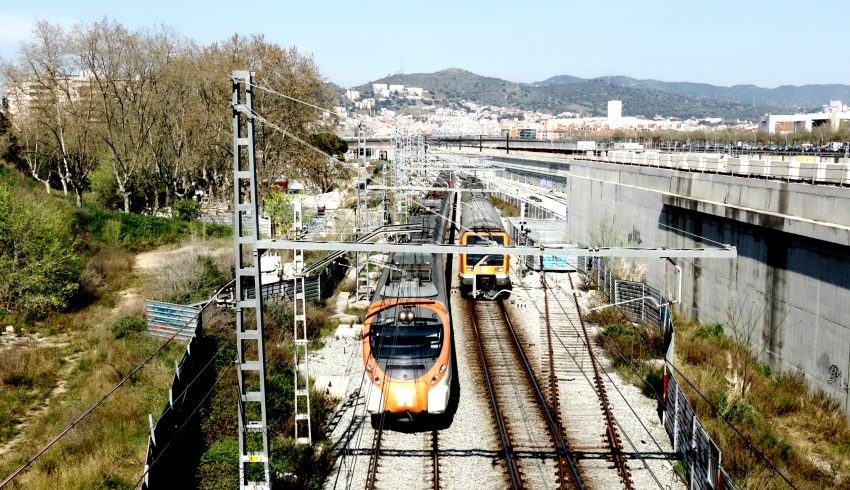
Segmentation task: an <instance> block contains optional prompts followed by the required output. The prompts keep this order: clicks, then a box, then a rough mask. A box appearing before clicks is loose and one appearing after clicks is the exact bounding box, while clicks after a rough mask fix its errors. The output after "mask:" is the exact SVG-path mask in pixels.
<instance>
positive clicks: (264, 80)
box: [250, 78, 338, 116]
mask: <svg viewBox="0 0 850 490" xmlns="http://www.w3.org/2000/svg"><path fill="white" fill-rule="evenodd" d="M263 82H265V83H266V84H268V83H269V81H268V80H266V79H265V78H263ZM250 86H251V87H254V88H258V89H260V90H262V91H264V92H268V93H270V94H275V95H278V96H280V97H283V98H285V99H289V100H291V101H293V102H298V103H299V104H304V105H306V106H308V107H312V108H313V109H318V110H320V111H322V112H324V113H325V114H328V115H331V116H337V115H338V114H337V113H335V112H333V111H331V110H328V109H325V108H324V107H319V106H317V105H314V104H311V103H309V102H305V101H303V100H301V99H296V98H295V97H291V96H289V95H286V94H282V93H280V92H278V91H276V90H273V89H271V88H269V87H264V86H262V85H257V84H256V83H252V84H250Z"/></svg>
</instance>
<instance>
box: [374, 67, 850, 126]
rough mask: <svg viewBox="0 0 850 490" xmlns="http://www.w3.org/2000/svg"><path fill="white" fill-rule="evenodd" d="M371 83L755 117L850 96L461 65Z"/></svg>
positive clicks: (849, 92) (591, 106) (602, 110)
mask: <svg viewBox="0 0 850 490" xmlns="http://www.w3.org/2000/svg"><path fill="white" fill-rule="evenodd" d="M372 83H386V84H403V85H405V86H413V87H422V88H424V89H425V90H427V91H428V92H429V94H428V95H429V96H430V97H431V98H433V99H434V100H435V101H436V102H437V103H451V102H458V101H461V100H468V101H472V102H476V103H479V104H488V105H498V106H503V107H512V108H517V109H525V110H537V111H541V112H549V113H552V114H558V113H561V112H581V113H583V114H585V115H595V116H603V115H605V114H606V111H607V102H608V101H609V100H622V101H623V114H624V115H634V116H643V117H653V116H655V115H662V116H672V117H680V118H691V117H694V118H703V117H722V118H725V119H730V120H734V119H746V120H754V119H755V118H757V117H758V116H760V115H762V114H764V113H766V112H772V113H781V112H794V111H796V110H801V109H818V108H820V106H822V105H823V104H825V103H827V101H829V100H835V99H841V100H844V101H850V85H838V84H833V85H804V86H802V87H795V86H790V85H786V86H781V87H777V88H773V89H767V88H762V87H756V86H755V85H735V86H733V87H721V86H716V85H710V84H707V83H688V82H663V81H659V80H638V79H635V78H630V77H625V76H612V77H599V78H593V79H583V78H579V77H574V76H571V75H559V76H555V77H551V78H549V79H547V80H544V81H541V82H535V83H530V84H525V83H515V82H510V81H507V80H502V79H499V78H494V77H485V76H481V75H477V74H475V73H472V72H470V71H468V70H463V69H460V68H449V69H446V70H442V71H438V72H435V73H412V74H396V75H390V76H387V77H384V78H380V79H378V80H375V81H374V82H371V83H368V84H365V85H362V86H360V87H357V89H358V90H360V92H361V93H362V94H364V96H369V95H371V94H372Z"/></svg>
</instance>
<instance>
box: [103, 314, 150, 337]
mask: <svg viewBox="0 0 850 490" xmlns="http://www.w3.org/2000/svg"><path fill="white" fill-rule="evenodd" d="M145 329H147V322H146V321H145V319H144V318H143V317H142V316H140V315H128V316H124V317H121V318H119V319H118V320H116V321H115V323H113V324H112V325H111V326H110V327H109V333H110V335H112V338H114V339H123V338H124V337H128V336H130V335H133V334H136V333H139V332H144V331H145Z"/></svg>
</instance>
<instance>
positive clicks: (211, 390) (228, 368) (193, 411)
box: [133, 358, 239, 488]
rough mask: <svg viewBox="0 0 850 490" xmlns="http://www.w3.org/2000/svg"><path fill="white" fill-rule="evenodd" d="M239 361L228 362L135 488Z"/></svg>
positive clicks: (136, 484) (135, 485)
mask: <svg viewBox="0 0 850 490" xmlns="http://www.w3.org/2000/svg"><path fill="white" fill-rule="evenodd" d="M238 362H239V359H237V358H234V359H233V361H231V362H230V363H228V365H227V367H226V368H225V369H223V370H222V371H221V374H219V375H218V378H216V380H215V383H213V385H212V386H211V387H210V389H209V391H207V393H206V394H205V395H204V396H203V397H202V398H201V400H200V402H198V405H197V406H196V407H195V408H194V410H192V413H190V414H189V416H188V417H187V418H186V420H185V421H184V422H183V423H182V424H181V425H180V427H178V428H177V431H176V432H174V435H173V436H172V437H171V439H169V440H168V443H166V444H165V446H164V447H163V448H162V451H161V452H160V453H159V455H158V456H157V457H156V459H154V460H153V461H151V464H150V465H149V466H148V467H147V469H145V470H144V471H143V472H142V475H141V476H140V477H139V479H138V480H136V483H135V484H134V485H133V488H136V487H138V486H139V484H140V483H142V481H144V479H145V476H147V474H148V473H150V470H151V468H153V467H154V465H156V463H157V462H158V461H159V460H160V459H161V458H162V456H163V455H165V453H166V451H167V450H168V447H169V446H171V443H172V442H173V441H174V440H175V439H176V438H177V436H178V435H179V434H180V432H181V431H182V430H183V429H184V428H185V427H186V425H187V424H188V423H189V421H190V420H192V417H194V416H195V413H196V412H197V411H198V410H199V409H200V408H201V406H202V405H203V404H204V403H205V402H206V401H207V398H209V397H210V395H211V394H212V392H213V391H215V387H216V386H218V384H219V383H220V382H221V380H222V379H224V375H225V374H227V373H228V372H229V371H230V368H232V367H233V366H235V365H236V364H237V363H238Z"/></svg>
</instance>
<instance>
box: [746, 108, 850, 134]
mask: <svg viewBox="0 0 850 490" xmlns="http://www.w3.org/2000/svg"><path fill="white" fill-rule="evenodd" d="M847 120H850V107H848V106H846V105H844V104H842V103H841V101H840V100H831V101H829V104H826V105H825V106H823V110H822V111H821V112H814V113H810V114H765V115H764V116H762V117H760V118H759V131H761V132H764V133H799V132H802V131H811V130H812V128H813V127H817V126H821V125H823V124H826V123H827V122H828V123H829V125H830V128H831V129H832V130H833V131H835V130H837V129H838V127H839V126H840V125H841V121H847Z"/></svg>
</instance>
